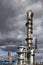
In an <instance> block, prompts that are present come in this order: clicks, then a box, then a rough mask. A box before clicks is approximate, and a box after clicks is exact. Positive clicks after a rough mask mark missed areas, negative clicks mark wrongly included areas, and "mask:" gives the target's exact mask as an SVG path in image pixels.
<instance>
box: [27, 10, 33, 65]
mask: <svg viewBox="0 0 43 65" xmlns="http://www.w3.org/2000/svg"><path fill="white" fill-rule="evenodd" d="M32 26H33V12H32V11H31V10H30V11H28V12H27V23H26V27H27V38H26V41H27V59H28V62H29V64H30V63H31V60H30V58H31V56H30V55H31V49H32V45H33V43H32V33H33V27H32Z"/></svg>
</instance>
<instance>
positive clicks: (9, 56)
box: [8, 51, 12, 64]
mask: <svg viewBox="0 0 43 65" xmlns="http://www.w3.org/2000/svg"><path fill="white" fill-rule="evenodd" d="M8 60H9V61H10V64H12V53H11V51H8Z"/></svg>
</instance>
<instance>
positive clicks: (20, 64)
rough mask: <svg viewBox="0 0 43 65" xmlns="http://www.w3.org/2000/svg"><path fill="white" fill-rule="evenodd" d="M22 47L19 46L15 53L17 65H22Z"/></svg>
mask: <svg viewBox="0 0 43 65" xmlns="http://www.w3.org/2000/svg"><path fill="white" fill-rule="evenodd" d="M23 49H24V46H22V45H20V46H19V47H18V48H17V53H18V62H17V65H23V61H24V51H23Z"/></svg>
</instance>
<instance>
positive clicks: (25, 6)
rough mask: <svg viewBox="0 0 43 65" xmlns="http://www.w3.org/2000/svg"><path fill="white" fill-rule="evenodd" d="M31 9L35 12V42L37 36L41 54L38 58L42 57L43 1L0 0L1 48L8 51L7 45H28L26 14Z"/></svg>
mask: <svg viewBox="0 0 43 65" xmlns="http://www.w3.org/2000/svg"><path fill="white" fill-rule="evenodd" d="M30 9H31V10H32V11H33V12H34V18H33V42H34V40H35V37H36V36H37V39H38V49H39V50H40V51H39V52H40V53H41V54H39V55H38V56H40V55H41V56H42V54H43V0H0V46H1V47H0V48H4V49H6V48H7V47H6V45H7V46H8V45H14V47H15V45H19V44H21V43H22V44H24V43H26V42H25V38H26V27H25V23H26V22H27V20H26V16H27V14H26V12H27V11H28V10H30ZM3 45H4V46H3ZM10 47H11V46H10ZM11 49H12V48H11Z"/></svg>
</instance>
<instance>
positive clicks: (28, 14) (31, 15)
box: [27, 10, 33, 19]
mask: <svg viewBox="0 0 43 65" xmlns="http://www.w3.org/2000/svg"><path fill="white" fill-rule="evenodd" d="M27 18H29V19H32V18H33V12H32V10H29V11H28V12H27Z"/></svg>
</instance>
